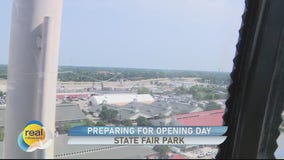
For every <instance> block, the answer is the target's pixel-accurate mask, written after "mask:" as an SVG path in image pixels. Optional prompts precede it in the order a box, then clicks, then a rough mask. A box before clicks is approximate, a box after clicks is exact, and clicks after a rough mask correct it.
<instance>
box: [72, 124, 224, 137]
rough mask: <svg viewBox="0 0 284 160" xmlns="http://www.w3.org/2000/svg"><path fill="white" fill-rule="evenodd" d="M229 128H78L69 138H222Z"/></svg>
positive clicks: (75, 128) (74, 128) (73, 129)
mask: <svg viewBox="0 0 284 160" xmlns="http://www.w3.org/2000/svg"><path fill="white" fill-rule="evenodd" d="M227 128H228V127H227V126H78V127H73V128H71V129H70V130H69V132H68V136H222V135H224V134H225V133H226V131H227Z"/></svg>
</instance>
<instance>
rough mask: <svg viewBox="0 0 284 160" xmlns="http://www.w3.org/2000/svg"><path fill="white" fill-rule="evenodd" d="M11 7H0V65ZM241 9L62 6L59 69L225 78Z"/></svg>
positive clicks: (223, 5) (120, 0) (160, 4)
mask: <svg viewBox="0 0 284 160" xmlns="http://www.w3.org/2000/svg"><path fill="white" fill-rule="evenodd" d="M11 7H12V0H5V1H1V2H0V15H1V21H2V23H1V30H0V35H1V36H0V47H1V52H0V64H7V62H8V52H9V36H10V35H9V34H10V22H11ZM243 9H244V2H243V1H228V0H65V1H64V5H63V14H62V28H61V41H60V54H59V65H61V66H62V65H70V66H95V67H120V68H152V69H177V70H199V71H219V70H220V71H225V72H228V71H229V72H230V71H231V69H232V65H233V57H234V55H235V48H236V47H235V45H236V43H237V40H238V34H239V33H238V31H239V28H240V26H241V16H242V13H243Z"/></svg>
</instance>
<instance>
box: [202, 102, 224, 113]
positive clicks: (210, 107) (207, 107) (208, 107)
mask: <svg viewBox="0 0 284 160" xmlns="http://www.w3.org/2000/svg"><path fill="white" fill-rule="evenodd" d="M217 109H221V105H219V104H217V103H216V102H209V103H208V104H206V105H205V109H204V110H205V111H211V110H217Z"/></svg>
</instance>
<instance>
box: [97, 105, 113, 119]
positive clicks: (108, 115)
mask: <svg viewBox="0 0 284 160" xmlns="http://www.w3.org/2000/svg"><path fill="white" fill-rule="evenodd" d="M117 114H118V111H117V110H114V109H108V108H107V107H106V106H103V107H102V111H101V113H100V114H99V117H100V118H101V119H102V120H105V121H111V120H113V119H115V118H116V117H117Z"/></svg>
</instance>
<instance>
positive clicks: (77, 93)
mask: <svg viewBox="0 0 284 160" xmlns="http://www.w3.org/2000/svg"><path fill="white" fill-rule="evenodd" d="M12 2H13V3H12ZM0 3H1V5H0V14H1V15H2V14H3V15H5V16H3V19H2V21H5V23H3V29H1V30H0V35H2V36H1V37H0V44H3V45H1V52H0V57H1V58H0V158H28V159H32V158H59V159H77V158H78V159H85V158H97V159H105V158H107V159H214V158H215V156H216V154H217V153H218V146H217V145H184V144H185V143H182V145H180V144H179V145H168V144H166V145H156V144H155V145H152V144H151V145H144V144H143V145H136V146H130V145H127V144H126V145H122V143H118V145H108V144H107V145H90V144H88V145H74V144H68V140H70V139H69V138H70V135H68V133H69V131H70V129H71V128H73V127H77V126H181V127H184V126H223V125H224V123H223V116H224V113H227V115H228V114H229V112H230V111H228V110H230V109H228V108H226V106H227V107H228V106H230V105H229V101H230V100H228V98H229V97H231V96H230V95H229V90H230V93H232V92H231V87H232V86H233V85H231V84H232V81H231V79H233V77H234V74H232V73H231V71H232V70H234V69H235V67H236V66H234V64H236V61H238V59H237V56H235V51H236V44H237V46H238V45H239V43H238V37H239V33H241V32H242V30H240V31H239V29H240V27H242V25H243V24H242V20H243V19H244V18H242V14H243V12H244V10H245V4H244V2H241V1H227V0H218V1H212V0H204V1H196V0H178V1H171V0H155V1H149V0H135V1H133V0H119V1H113V0H104V1H99V0H85V1H71V0H70V1H64V3H63V0H42V1H36V0H29V1H26V2H23V1H21V0H13V1H11V2H10V1H3V2H0ZM2 6H4V7H2ZM1 7H2V8H1ZM11 13H13V14H11ZM18 13H20V14H18ZM243 17H245V14H244V16H243ZM256 28H257V27H256ZM256 37H257V36H256ZM2 46H3V47H2ZM9 47H10V48H9ZM234 57H235V58H234ZM233 63H234V64H233ZM240 74H241V73H240ZM230 85H231V87H230ZM247 86H249V85H247ZM252 88H253V87H252ZM244 90H245V89H244ZM239 93H240V92H239ZM239 97H242V96H239ZM257 100H258V99H257ZM236 101H237V102H239V101H238V100H236ZM241 104H243V103H240V105H241ZM248 104H249V103H248ZM263 104H266V103H263ZM249 106H253V105H249ZM267 106H268V105H267ZM257 107H258V105H257ZM236 108H237V107H236ZM236 108H234V109H236ZM244 108H249V107H246V106H245V107H244ZM237 109H238V108H237ZM257 109H258V108H257ZM240 110H241V111H244V110H242V109H240ZM244 112H245V111H244ZM278 113H280V112H278ZM232 115H233V116H232V118H231V119H233V118H235V116H239V115H238V114H232ZM238 118H239V119H242V117H241V116H239V117H238ZM257 118H258V117H257ZM27 119H29V120H37V121H41V122H42V123H43V124H44V125H41V127H42V128H44V127H45V128H47V129H50V130H51V131H50V134H49V136H50V137H51V138H50V137H49V140H51V141H49V142H52V141H53V140H54V141H53V142H52V145H51V147H49V148H40V147H39V148H37V147H38V146H36V145H35V146H32V144H29V146H28V147H31V148H33V147H34V148H35V149H44V150H42V151H40V152H37V151H36V152H30V153H27V152H29V151H30V150H24V149H23V148H21V147H18V146H20V145H21V144H20V143H21V142H22V141H19V137H20V138H21V139H23V138H22V134H23V133H24V131H23V130H22V128H23V127H24V126H23V124H27V123H26V122H24V121H26V120H27ZM224 119H225V120H226V125H227V118H226V116H225V118H224ZM282 119H284V112H282ZM244 121H245V120H244ZM236 122H238V121H236ZM246 122H251V121H246ZM252 122H253V121H252ZM279 123H280V122H279ZM9 124H13V125H9ZM252 124H253V125H255V123H252ZM230 125H231V124H229V125H228V126H229V127H230ZM260 125H262V123H261V124H260ZM231 126H232V125H231ZM236 126H237V127H236V128H238V125H236ZM25 127H27V125H26V126H25ZM223 127H226V126H223ZM92 128H93V127H92ZM94 128H95V127H94ZM164 128H166V127H164ZM4 130H5V132H4ZM24 130H25V129H24ZM29 131H30V130H28V132H29ZM32 131H33V130H32ZM16 132H17V133H16ZM18 132H19V133H18ZM224 132H225V131H224ZM230 132H231V131H230ZM48 133H49V132H48ZM232 133H235V132H232ZM279 133H280V135H279V136H278V139H277V144H278V148H277V150H276V152H275V157H276V158H283V157H284V150H283V149H284V147H283V144H284V143H283V142H284V121H282V123H281V125H280V127H279ZM32 134H34V132H32ZM277 134H278V131H277ZM46 135H47V134H46ZM103 136H105V135H103ZM225 136H227V135H225ZM225 136H223V137H225ZM274 136H275V135H274ZM17 138H18V140H17ZM41 138H42V137H41ZM44 138H45V137H44ZM214 138H215V137H214ZM225 138H226V137H225ZM225 138H224V139H225ZM42 140H45V139H40V140H39V142H38V143H42ZM121 141H122V140H121ZM45 142H46V141H45ZM50 144H51V143H50ZM128 144H129V143H128ZM206 144H207V143H206ZM219 144H220V143H219ZM15 147H16V148H15ZM23 151H26V152H23ZM33 151H34V150H33ZM2 155H3V156H2Z"/></svg>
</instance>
